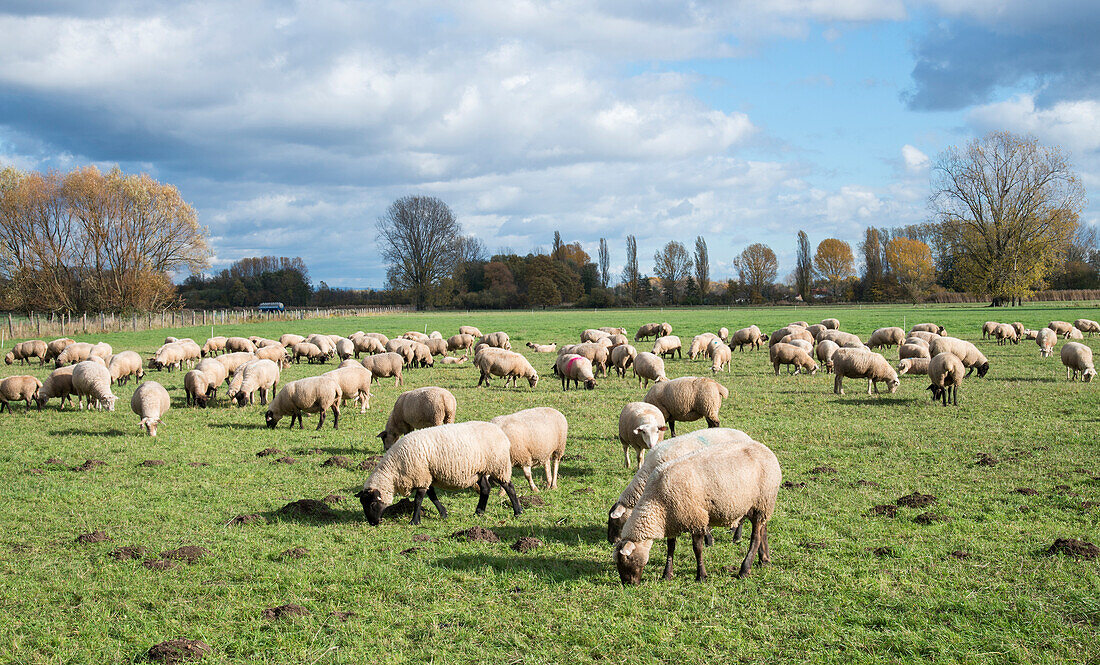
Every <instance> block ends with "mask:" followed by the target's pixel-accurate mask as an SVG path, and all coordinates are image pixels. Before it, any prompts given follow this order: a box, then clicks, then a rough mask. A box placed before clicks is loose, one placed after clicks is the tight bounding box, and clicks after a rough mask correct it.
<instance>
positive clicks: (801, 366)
mask: <svg viewBox="0 0 1100 665" xmlns="http://www.w3.org/2000/svg"><path fill="white" fill-rule="evenodd" d="M768 356H769V357H770V359H771V361H772V367H773V368H774V369H775V375H776V376H779V366H780V365H788V371H790V366H793V367H794V368H795V369H794V373H795V374H799V373H801V372H803V371H805V372H806V373H808V374H810V375H813V374H816V373H817V363H815V362H814V359H813V358H811V357H810V354H809V353H808V352H807V351H806V349H803V348H801V347H798V346H795V345H793V344H784V343H783V342H779V343H777V344H773V345H772V346H771V347H769V348H768Z"/></svg>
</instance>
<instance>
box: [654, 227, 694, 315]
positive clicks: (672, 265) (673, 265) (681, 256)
mask: <svg viewBox="0 0 1100 665" xmlns="http://www.w3.org/2000/svg"><path fill="white" fill-rule="evenodd" d="M690 272H691V256H690V255H689V254H688V251H687V249H686V248H685V247H684V245H683V243H680V242H677V241H675V240H672V241H670V242H669V243H668V244H667V245H665V246H664V249H662V250H661V251H659V252H656V253H654V255H653V273H654V274H655V275H657V277H659V278H661V285H662V286H664V288H665V293H666V294H667V295H668V301H669V303H670V304H673V305H675V304H676V284H677V283H678V282H679V281H680V280H682V279H683V278H685V277H687V276H688V274H689V273H690Z"/></svg>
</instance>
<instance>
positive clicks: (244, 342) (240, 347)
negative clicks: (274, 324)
mask: <svg viewBox="0 0 1100 665" xmlns="http://www.w3.org/2000/svg"><path fill="white" fill-rule="evenodd" d="M225 350H226V351H229V352H240V353H256V345H255V344H253V343H252V341H251V340H249V339H246V338H244V337H229V338H226V340H225Z"/></svg>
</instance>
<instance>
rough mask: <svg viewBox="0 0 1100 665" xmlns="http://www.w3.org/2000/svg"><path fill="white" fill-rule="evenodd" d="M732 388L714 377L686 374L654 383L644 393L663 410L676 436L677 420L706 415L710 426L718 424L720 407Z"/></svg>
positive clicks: (684, 420)
mask: <svg viewBox="0 0 1100 665" xmlns="http://www.w3.org/2000/svg"><path fill="white" fill-rule="evenodd" d="M729 396H730V391H729V390H728V389H727V388H726V387H725V386H723V385H722V384H720V383H718V382H717V381H715V380H714V379H710V378H706V377H701V376H684V377H681V378H679V379H673V380H671V381H661V382H659V383H654V384H653V387H652V388H650V389H649V392H647V393H646V394H645V400H644V401H646V402H649V403H650V404H652V405H654V406H656V407H657V408H658V409H660V410H661V415H663V416H664V417H665V422H667V423H668V427H669V430H670V431H671V432H672V435H673V436H676V422H677V421H680V422H691V421H693V420H699V419H700V418H705V419H706V421H707V427H718V426H720V425H721V422H720V421H719V419H718V410H719V409H720V408H721V406H722V400H724V399H726V398H727V397H729Z"/></svg>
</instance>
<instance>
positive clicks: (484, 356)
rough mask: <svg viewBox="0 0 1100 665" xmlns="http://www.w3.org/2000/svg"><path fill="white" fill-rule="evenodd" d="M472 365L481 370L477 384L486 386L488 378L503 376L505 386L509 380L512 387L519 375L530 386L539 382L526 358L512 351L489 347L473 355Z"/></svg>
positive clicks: (537, 375) (536, 373)
mask: <svg viewBox="0 0 1100 665" xmlns="http://www.w3.org/2000/svg"><path fill="white" fill-rule="evenodd" d="M474 365H475V366H476V367H477V368H478V370H479V371H480V372H481V378H480V379H478V382H477V385H479V386H480V385H483V384H484V385H485V386H486V387H488V386H489V379H490V378H492V377H496V376H502V377H504V386H505V387H507V386H508V381H509V380H511V381H512V387H515V386H516V381H517V380H518V379H519V378H520V377H523V378H525V379H527V382H528V383H529V384H530V385H531V387H532V388H534V387H535V386H536V385H538V382H539V374H538V372H536V371H535V368H534V367H532V366H531V363H530V362H529V361H528V360H527V358H525V357H523V355H522V354H519V353H516V352H514V351H507V350H503V349H500V348H495V349H494V348H493V347H489V348H488V349H485V350H483V351H482V352H481V353H478V354H477V355H475V356H474Z"/></svg>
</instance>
